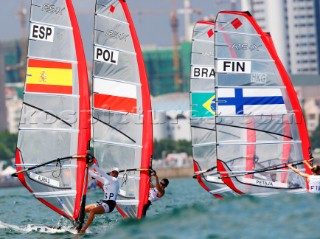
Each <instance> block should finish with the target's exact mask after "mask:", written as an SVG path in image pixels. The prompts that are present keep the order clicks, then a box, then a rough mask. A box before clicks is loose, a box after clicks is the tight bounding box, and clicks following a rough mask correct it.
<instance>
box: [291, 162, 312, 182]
mask: <svg viewBox="0 0 320 239" xmlns="http://www.w3.org/2000/svg"><path fill="white" fill-rule="evenodd" d="M288 168H291V169H292V171H293V172H295V173H296V174H299V175H300V176H301V177H304V178H306V179H308V178H309V176H310V175H309V174H306V173H302V172H300V170H299V169H296V168H294V167H293V166H292V164H288Z"/></svg>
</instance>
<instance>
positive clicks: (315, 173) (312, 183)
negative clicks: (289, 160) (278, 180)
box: [288, 160, 320, 193]
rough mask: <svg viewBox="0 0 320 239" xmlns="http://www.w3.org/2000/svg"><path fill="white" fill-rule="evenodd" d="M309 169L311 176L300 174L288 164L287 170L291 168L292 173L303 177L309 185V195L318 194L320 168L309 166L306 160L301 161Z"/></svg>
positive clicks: (319, 188) (319, 191)
mask: <svg viewBox="0 0 320 239" xmlns="http://www.w3.org/2000/svg"><path fill="white" fill-rule="evenodd" d="M303 162H304V163H305V164H307V166H308V167H309V168H310V169H311V172H312V175H309V174H307V173H302V172H301V171H300V170H299V169H296V168H294V167H293V166H292V164H288V168H291V169H292V171H293V172H295V173H296V174H299V175H300V176H301V177H304V178H305V179H306V180H307V181H308V183H309V192H310V193H320V166H319V165H317V164H315V165H313V166H311V165H310V164H309V162H308V161H307V160H304V161H303Z"/></svg>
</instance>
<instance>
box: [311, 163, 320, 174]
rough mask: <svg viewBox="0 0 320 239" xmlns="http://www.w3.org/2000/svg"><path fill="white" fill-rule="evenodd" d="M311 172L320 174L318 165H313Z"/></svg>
mask: <svg viewBox="0 0 320 239" xmlns="http://www.w3.org/2000/svg"><path fill="white" fill-rule="evenodd" d="M311 171H312V172H313V173H315V174H318V175H319V174H320V166H319V165H317V164H316V165H313V167H312V168H311Z"/></svg>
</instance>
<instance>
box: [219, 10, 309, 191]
mask: <svg viewBox="0 0 320 239" xmlns="http://www.w3.org/2000/svg"><path fill="white" fill-rule="evenodd" d="M214 38H215V40H214V44H215V52H214V54H215V69H216V101H215V107H214V110H213V111H215V114H216V118H215V125H216V134H217V168H218V172H219V173H220V175H221V178H222V180H223V182H224V183H225V184H226V185H228V186H229V187H230V188H231V189H233V190H234V191H235V192H236V193H238V194H256V195H268V194H272V193H277V192H279V191H289V192H304V191H305V190H306V188H307V185H306V182H305V180H304V179H303V178H302V177H300V176H299V175H297V174H295V173H293V172H292V171H291V170H289V169H288V168H287V167H286V165H287V164H288V163H298V165H297V167H299V169H300V170H302V171H304V170H305V171H306V172H307V173H309V174H310V170H309V168H308V167H305V168H304V166H303V163H302V161H303V160H308V159H309V158H310V153H309V152H310V143H309V138H308V133H307V129H306V125H305V121H304V118H303V114H302V110H301V107H300V105H299V101H298V99H297V96H296V93H295V91H294V88H293V86H292V83H291V81H290V78H289V76H288V74H287V73H286V71H285V68H284V67H283V65H282V63H281V61H280V59H279V57H278V55H277V53H276V50H275V48H274V46H273V43H272V40H271V37H270V35H268V34H266V33H264V32H262V30H261V29H260V27H259V26H258V24H257V23H256V21H255V20H254V19H253V17H252V16H251V15H250V13H248V12H229V11H223V12H220V13H219V14H218V15H217V18H216V28H215V34H214Z"/></svg>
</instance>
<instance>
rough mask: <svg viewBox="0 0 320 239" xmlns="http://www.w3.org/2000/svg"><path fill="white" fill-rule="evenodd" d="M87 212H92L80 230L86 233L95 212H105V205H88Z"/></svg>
mask: <svg viewBox="0 0 320 239" xmlns="http://www.w3.org/2000/svg"><path fill="white" fill-rule="evenodd" d="M85 211H86V212H90V214H89V217H88V220H87V223H86V225H84V227H83V228H82V229H81V230H80V233H85V232H86V230H87V228H88V227H89V226H90V224H91V222H92V221H93V219H94V216H95V214H104V208H103V206H97V207H96V206H95V205H94V204H91V205H88V206H86V209H85Z"/></svg>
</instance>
